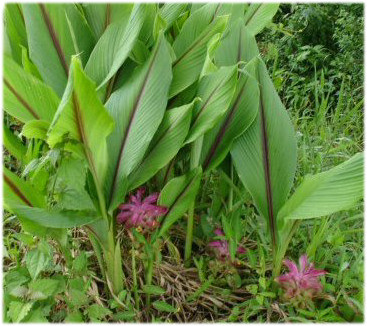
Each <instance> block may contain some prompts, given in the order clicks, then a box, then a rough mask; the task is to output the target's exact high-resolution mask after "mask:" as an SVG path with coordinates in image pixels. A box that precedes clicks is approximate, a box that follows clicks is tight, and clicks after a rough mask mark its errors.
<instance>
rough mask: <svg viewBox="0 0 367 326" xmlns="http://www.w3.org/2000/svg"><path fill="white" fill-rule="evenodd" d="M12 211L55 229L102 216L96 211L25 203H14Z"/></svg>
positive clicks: (74, 225)
mask: <svg viewBox="0 0 367 326" xmlns="http://www.w3.org/2000/svg"><path fill="white" fill-rule="evenodd" d="M12 211H13V212H14V213H15V214H17V215H18V216H19V217H20V218H22V219H27V220H29V221H31V222H34V223H37V224H39V225H41V226H44V227H47V228H55V229H66V228H73V227H76V226H82V225H86V224H89V223H92V222H94V221H96V220H98V219H99V218H100V216H98V215H97V213H96V212H95V211H71V210H54V209H51V210H47V209H45V208H38V207H29V206H23V205H13V206H12Z"/></svg>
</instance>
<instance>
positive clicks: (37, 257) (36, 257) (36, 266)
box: [26, 249, 50, 279]
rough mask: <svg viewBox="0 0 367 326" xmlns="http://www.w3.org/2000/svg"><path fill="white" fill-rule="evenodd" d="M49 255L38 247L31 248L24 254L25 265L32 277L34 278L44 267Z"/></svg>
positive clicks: (47, 262)
mask: <svg viewBox="0 0 367 326" xmlns="http://www.w3.org/2000/svg"><path fill="white" fill-rule="evenodd" d="M49 262H50V257H49V256H48V255H46V254H45V253H43V252H42V251H41V250H39V249H33V250H31V251H29V252H28V253H27V255H26V266H27V269H28V271H29V274H30V275H31V277H32V279H36V278H37V276H38V275H39V273H41V272H42V271H43V270H45V269H46V267H47V265H48V264H49Z"/></svg>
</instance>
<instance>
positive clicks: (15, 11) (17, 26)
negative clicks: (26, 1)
mask: <svg viewBox="0 0 367 326" xmlns="http://www.w3.org/2000/svg"><path fill="white" fill-rule="evenodd" d="M4 23H5V30H6V34H7V35H8V39H9V42H10V47H11V52H12V57H13V59H14V60H15V61H16V62H17V63H18V64H21V63H22V48H21V46H23V47H27V34H26V30H25V25H24V20H23V17H22V12H21V8H20V4H19V3H7V4H6V5H5V9H4Z"/></svg>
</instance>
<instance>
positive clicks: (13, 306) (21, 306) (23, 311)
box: [8, 301, 33, 323]
mask: <svg viewBox="0 0 367 326" xmlns="http://www.w3.org/2000/svg"><path fill="white" fill-rule="evenodd" d="M32 306H33V302H27V303H23V302H19V301H12V302H10V305H9V310H8V316H9V317H10V319H11V320H12V322H13V323H19V322H21V321H22V320H23V319H24V318H25V317H26V316H27V315H28V314H29V312H30V310H31V309H32Z"/></svg>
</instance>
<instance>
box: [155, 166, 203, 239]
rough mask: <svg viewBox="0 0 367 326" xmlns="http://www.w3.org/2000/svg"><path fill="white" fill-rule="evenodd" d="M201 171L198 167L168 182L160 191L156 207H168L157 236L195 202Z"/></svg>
mask: <svg viewBox="0 0 367 326" xmlns="http://www.w3.org/2000/svg"><path fill="white" fill-rule="evenodd" d="M201 175H202V170H201V167H198V168H196V169H194V170H192V171H190V172H189V173H187V174H186V175H183V176H181V177H177V178H174V179H172V180H170V181H169V182H168V183H167V184H166V185H165V187H164V188H163V189H162V191H161V194H160V196H159V199H158V205H161V206H166V207H168V212H167V214H166V215H165V217H164V220H163V223H162V226H161V228H160V231H159V235H160V236H161V235H163V234H164V233H165V232H166V231H167V230H168V229H169V228H170V227H171V226H172V224H174V223H175V222H176V221H177V220H178V219H179V218H181V217H182V216H183V214H184V213H185V212H186V211H187V210H188V208H189V206H190V205H191V204H192V202H193V201H194V200H195V197H196V194H197V192H198V190H199V186H200V181H201Z"/></svg>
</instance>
